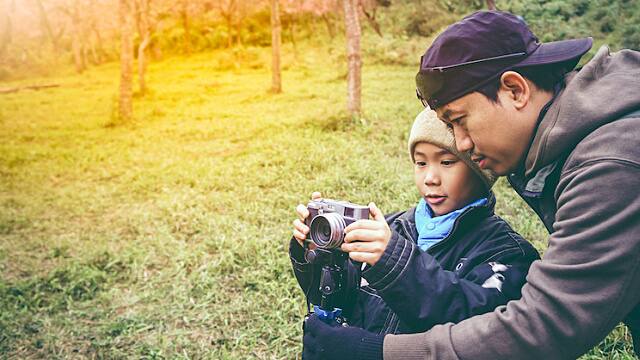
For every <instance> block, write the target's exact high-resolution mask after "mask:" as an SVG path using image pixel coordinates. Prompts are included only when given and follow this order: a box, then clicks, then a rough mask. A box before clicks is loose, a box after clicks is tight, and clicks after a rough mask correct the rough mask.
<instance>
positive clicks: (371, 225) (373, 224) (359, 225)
mask: <svg viewBox="0 0 640 360" xmlns="http://www.w3.org/2000/svg"><path fill="white" fill-rule="evenodd" d="M379 228H380V224H379V223H378V222H377V221H376V220H369V219H366V220H358V221H356V222H353V223H351V224H349V226H347V227H346V228H345V229H344V232H345V233H346V234H348V233H350V232H352V231H354V230H357V229H368V230H377V229H379Z"/></svg>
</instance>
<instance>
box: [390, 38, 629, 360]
mask: <svg viewBox="0 0 640 360" xmlns="http://www.w3.org/2000/svg"><path fill="white" fill-rule="evenodd" d="M565 80H566V86H565V88H564V89H563V90H562V92H560V93H559V94H558V95H557V97H556V99H555V100H554V101H553V103H552V104H551V106H550V107H549V109H548V111H547V112H546V114H541V116H542V118H541V119H540V122H539V125H538V129H537V130H536V133H535V137H534V139H533V142H532V145H531V147H530V148H529V151H528V155H527V156H526V159H525V162H524V166H523V169H522V170H521V171H519V172H517V173H514V174H512V175H511V176H510V177H509V180H510V182H511V183H512V185H513V186H514V188H515V189H516V190H517V191H518V192H519V193H520V194H521V196H522V197H523V198H524V199H525V200H526V201H527V202H528V203H529V204H530V206H531V207H532V208H533V209H534V210H535V211H536V212H537V213H538V215H539V216H540V218H541V219H542V220H543V222H544V223H545V225H546V226H547V229H548V230H549V231H550V232H551V236H550V238H549V246H548V250H547V251H546V252H545V254H544V259H543V260H542V261H537V262H535V263H534V264H533V265H532V266H531V269H530V271H529V276H528V278H527V284H526V285H525V286H524V287H523V289H522V299H521V300H518V301H513V302H510V303H509V304H507V306H506V307H500V308H498V309H496V311H494V312H492V313H489V314H484V315H482V316H478V317H474V318H472V319H468V320H466V321H463V322H462V323H460V324H456V325H451V324H448V325H443V326H436V327H434V328H433V329H432V330H431V331H429V332H427V333H422V334H415V335H405V336H387V337H385V340H384V358H385V360H389V359H391V360H393V359H458V358H461V359H478V360H483V359H507V358H508V359H547V360H552V359H575V358H577V357H579V356H580V355H581V354H583V353H585V352H587V351H588V350H589V349H591V348H592V347H593V346H595V345H596V344H597V343H598V342H599V341H600V340H602V339H603V338H604V337H605V336H606V335H607V334H608V333H609V332H611V330H612V329H613V328H614V327H615V326H616V325H618V324H619V323H620V322H621V321H624V322H625V323H627V325H629V327H630V329H631V333H632V336H633V339H634V343H635V351H636V354H640V349H639V347H640V337H639V335H640V196H639V189H640V111H639V110H640V52H637V51H631V50H622V51H620V52H617V53H614V54H610V53H609V49H607V48H606V47H602V48H601V49H600V50H599V51H598V53H597V54H596V55H595V57H594V58H593V59H592V60H591V61H589V63H587V64H586V65H585V66H584V67H583V68H582V69H581V70H579V71H574V72H572V73H570V74H568V75H567V77H566V79H565Z"/></svg>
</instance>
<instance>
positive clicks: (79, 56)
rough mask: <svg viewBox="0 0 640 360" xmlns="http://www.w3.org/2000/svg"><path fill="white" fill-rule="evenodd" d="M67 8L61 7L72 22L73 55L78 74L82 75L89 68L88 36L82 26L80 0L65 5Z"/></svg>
mask: <svg viewBox="0 0 640 360" xmlns="http://www.w3.org/2000/svg"><path fill="white" fill-rule="evenodd" d="M65 5H66V6H61V7H60V10H61V11H62V12H63V13H64V14H66V15H67V17H68V18H69V20H70V21H71V52H72V53H73V63H74V65H75V67H76V72H78V73H82V72H83V71H84V70H85V69H86V68H87V63H86V53H85V39H86V34H85V33H84V28H83V24H82V16H81V13H80V4H79V1H78V0H73V1H71V3H65Z"/></svg>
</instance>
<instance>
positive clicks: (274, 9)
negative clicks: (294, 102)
mask: <svg viewBox="0 0 640 360" xmlns="http://www.w3.org/2000/svg"><path fill="white" fill-rule="evenodd" d="M281 30H282V26H281V25H280V9H279V6H278V0H271V91H273V92H274V93H281V92H282V79H281V76H280V43H281V39H280V32H281Z"/></svg>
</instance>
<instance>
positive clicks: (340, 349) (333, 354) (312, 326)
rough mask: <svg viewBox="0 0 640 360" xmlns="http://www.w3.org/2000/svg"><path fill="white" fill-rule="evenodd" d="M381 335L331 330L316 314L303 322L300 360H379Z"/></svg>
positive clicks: (353, 328)
mask: <svg viewBox="0 0 640 360" xmlns="http://www.w3.org/2000/svg"><path fill="white" fill-rule="evenodd" d="M383 342H384V335H378V334H374V333H371V332H368V331H366V330H363V329H360V328H356V327H342V326H331V325H328V324H326V323H324V322H323V321H322V320H320V319H319V318H318V316H317V315H316V314H311V316H309V317H308V318H307V319H306V320H305V321H304V338H303V340H302V343H303V349H302V359H303V360H382V345H383Z"/></svg>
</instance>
